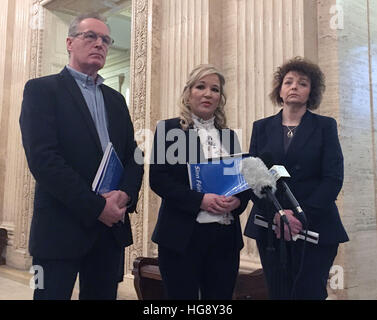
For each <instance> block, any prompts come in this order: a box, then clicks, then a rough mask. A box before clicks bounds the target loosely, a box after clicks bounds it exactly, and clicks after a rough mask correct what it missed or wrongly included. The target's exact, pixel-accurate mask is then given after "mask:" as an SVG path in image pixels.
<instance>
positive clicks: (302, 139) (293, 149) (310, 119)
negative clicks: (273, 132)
mask: <svg viewBox="0 0 377 320" xmlns="http://www.w3.org/2000/svg"><path fill="white" fill-rule="evenodd" d="M315 128H316V124H315V117H314V116H313V113H311V112H310V111H306V113H305V114H304V116H303V117H302V119H301V123H300V125H299V127H298V128H297V130H296V133H295V135H294V137H293V139H292V142H291V144H290V146H289V148H288V150H287V154H286V157H285V162H286V164H287V165H291V164H292V163H293V162H294V161H296V160H297V155H298V153H299V152H300V150H301V149H302V148H304V146H305V144H306V143H307V141H308V139H309V138H310V136H311V135H312V133H313V132H314V130H315Z"/></svg>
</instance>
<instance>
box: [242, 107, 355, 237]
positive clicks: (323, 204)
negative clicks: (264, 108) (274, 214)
mask: <svg viewBox="0 0 377 320" xmlns="http://www.w3.org/2000/svg"><path fill="white" fill-rule="evenodd" d="M250 153H251V154H252V156H254V157H262V158H263V155H264V154H267V153H269V154H270V155H272V156H273V157H274V159H273V162H274V164H279V165H283V166H285V168H286V169H287V170H288V172H289V174H290V175H291V178H290V179H289V180H288V181H287V183H288V185H289V187H290V189H291V190H292V193H293V194H294V195H295V197H296V199H297V200H298V202H299V203H300V205H301V207H302V208H303V210H304V212H305V214H306V216H307V218H308V222H309V229H310V230H312V231H316V232H318V233H319V243H320V244H335V243H340V242H345V241H348V236H347V233H346V231H345V229H344V227H343V225H342V222H341V220H340V217H339V212H338V209H337V207H336V205H335V200H336V198H337V196H338V194H339V192H340V189H341V188H342V184H343V155H342V150H341V147H340V143H339V139H338V132H337V125H336V121H335V120H334V119H333V118H329V117H325V116H321V115H317V114H314V113H312V112H310V111H306V113H305V114H304V116H303V118H302V120H301V123H300V126H299V127H298V128H297V129H296V132H295V136H294V137H293V139H292V142H291V144H290V146H289V148H288V150H287V153H286V154H285V152H284V142H283V127H282V111H280V112H279V113H278V114H276V115H274V116H271V117H268V118H265V119H261V120H258V121H255V122H254V125H253V132H252V137H251V142H250ZM278 197H279V199H280V201H281V202H282V205H283V207H284V208H286V209H288V208H290V207H291V206H290V205H289V203H287V199H285V198H284V197H283V196H282V195H279V194H278ZM263 203H264V204H265V202H264V200H263V201H256V203H254V205H253V208H252V210H251V214H250V217H249V220H248V223H247V225H246V228H245V235H246V236H249V237H251V238H255V239H261V238H262V237H265V236H266V230H265V229H264V228H262V227H258V226H255V224H254V223H253V221H254V215H255V214H256V213H258V214H263V215H266V212H264V211H265V210H263V207H264V205H263Z"/></svg>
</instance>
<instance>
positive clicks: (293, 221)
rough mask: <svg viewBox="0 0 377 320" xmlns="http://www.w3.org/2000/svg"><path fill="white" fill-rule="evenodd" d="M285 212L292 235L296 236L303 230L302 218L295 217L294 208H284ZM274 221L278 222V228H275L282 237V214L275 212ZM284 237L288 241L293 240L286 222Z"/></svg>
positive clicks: (276, 232)
mask: <svg viewBox="0 0 377 320" xmlns="http://www.w3.org/2000/svg"><path fill="white" fill-rule="evenodd" d="M284 212H285V216H286V217H287V219H288V222H289V226H290V227H291V232H292V237H294V236H295V235H297V234H298V233H299V232H300V231H301V230H302V224H301V222H300V220H298V219H297V218H295V217H294V215H293V211H292V210H289V209H287V210H284ZM274 223H275V224H276V228H275V234H276V237H277V238H278V239H280V237H281V234H280V214H279V213H276V214H275V217H274ZM284 239H285V240H286V241H290V240H291V236H290V234H289V229H288V226H287V225H286V224H284Z"/></svg>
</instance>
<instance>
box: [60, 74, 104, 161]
mask: <svg viewBox="0 0 377 320" xmlns="http://www.w3.org/2000/svg"><path fill="white" fill-rule="evenodd" d="M60 76H61V80H62V82H63V83H64V85H65V87H66V88H67V89H68V91H69V92H70V94H71V95H72V97H73V99H74V101H75V102H76V107H77V108H78V110H79V112H80V113H81V115H82V116H83V118H84V119H85V123H86V125H87V127H88V129H89V132H90V134H91V136H92V138H93V140H94V142H95V144H96V145H97V147H98V149H99V151H100V152H101V154H102V153H103V151H102V146H101V141H100V139H99V136H98V133H97V129H96V126H95V124H94V121H93V118H92V115H91V114H90V111H89V108H88V106H87V104H86V101H85V99H84V96H83V95H82V93H81V90H80V88H79V87H78V85H77V83H76V81H75V79H74V78H73V77H72V76H71V74H70V73H69V71H68V70H67V68H64V69H63V71H62V72H61V73H60Z"/></svg>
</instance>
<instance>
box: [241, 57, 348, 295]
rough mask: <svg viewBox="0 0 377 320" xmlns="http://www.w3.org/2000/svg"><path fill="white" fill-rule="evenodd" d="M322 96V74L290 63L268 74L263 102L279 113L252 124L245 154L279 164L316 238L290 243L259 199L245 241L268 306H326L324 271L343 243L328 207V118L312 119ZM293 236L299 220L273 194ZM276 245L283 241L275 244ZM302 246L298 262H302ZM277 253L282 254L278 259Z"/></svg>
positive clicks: (298, 61)
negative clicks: (277, 302) (319, 302)
mask: <svg viewBox="0 0 377 320" xmlns="http://www.w3.org/2000/svg"><path fill="white" fill-rule="evenodd" d="M324 90H325V82H324V75H323V73H322V72H321V70H320V68H319V67H318V66H317V65H315V64H313V63H311V62H310V61H308V60H306V59H303V58H300V57H296V58H294V59H292V60H290V61H288V62H287V63H285V64H284V65H282V66H281V67H280V68H278V70H277V72H276V73H275V75H274V83H273V90H272V92H271V94H270V98H271V100H272V102H273V103H274V104H277V105H280V106H281V107H282V109H281V110H280V111H279V113H277V114H276V115H274V116H271V117H268V118H264V119H261V120H258V121H255V122H254V125H253V131H252V136H251V142H250V153H251V154H252V155H253V156H255V157H262V158H263V156H264V155H266V154H268V155H269V157H271V158H272V161H273V164H279V165H284V166H285V168H286V169H287V170H288V172H289V174H290V175H291V178H290V180H289V181H288V185H289V187H290V189H291V190H292V193H293V194H294V195H295V197H296V198H297V200H298V202H299V203H300V205H301V207H302V208H303V210H304V212H305V215H306V221H307V225H308V229H309V230H312V231H315V232H318V233H319V243H318V244H312V243H309V242H306V243H305V242H304V241H302V240H297V241H289V240H291V237H290V234H289V230H288V228H287V227H285V231H284V235H282V234H280V217H279V215H278V214H276V211H275V210H273V209H272V207H271V205H269V204H268V203H267V201H266V200H260V201H255V203H254V205H253V209H252V211H251V214H250V217H249V220H248V223H247V225H246V229H245V235H246V236H248V237H251V238H254V239H256V241H257V247H258V250H259V254H260V258H261V262H262V266H263V269H264V273H265V276H266V281H267V285H268V290H269V297H270V298H271V299H291V298H293V299H326V298H327V289H326V285H327V280H328V277H329V272H330V268H331V266H332V264H333V261H334V259H335V257H336V255H337V250H338V246H339V243H341V242H346V241H348V236H347V233H346V231H345V229H344V227H343V225H342V222H341V220H340V216H339V212H338V209H337V207H336V204H335V200H336V198H337V196H338V194H339V192H340V190H341V188H342V184H343V155H342V150H341V147H340V143H339V139H338V133H337V124H336V121H335V120H334V119H333V118H330V117H325V116H321V115H318V114H315V113H313V112H311V110H314V109H316V108H318V106H319V105H320V103H321V99H322V94H323V92H324ZM277 196H278V199H279V200H280V202H281V203H282V205H283V207H284V210H285V213H286V216H287V218H288V220H289V222H290V226H291V232H292V234H293V235H295V234H297V233H298V232H300V231H302V230H303V228H304V226H303V224H304V223H305V219H303V216H302V215H300V214H298V213H297V212H293V211H292V210H293V208H292V206H291V205H290V203H289V202H288V200H287V199H286V198H285V197H284V195H283V194H282V193H279V192H277ZM255 214H260V215H263V216H265V217H266V218H267V219H270V221H272V222H274V223H275V224H277V228H276V229H275V230H276V231H275V234H272V239H271V233H270V240H269V236H268V235H269V233H268V230H267V229H265V228H262V227H258V226H256V225H255V224H254V216H255ZM280 238H284V239H285V243H283V246H281V245H282V243H281V240H279V239H280ZM304 243H305V255H304V256H303V255H302V252H303V249H304ZM282 251H284V252H282Z"/></svg>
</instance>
